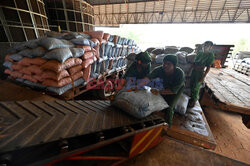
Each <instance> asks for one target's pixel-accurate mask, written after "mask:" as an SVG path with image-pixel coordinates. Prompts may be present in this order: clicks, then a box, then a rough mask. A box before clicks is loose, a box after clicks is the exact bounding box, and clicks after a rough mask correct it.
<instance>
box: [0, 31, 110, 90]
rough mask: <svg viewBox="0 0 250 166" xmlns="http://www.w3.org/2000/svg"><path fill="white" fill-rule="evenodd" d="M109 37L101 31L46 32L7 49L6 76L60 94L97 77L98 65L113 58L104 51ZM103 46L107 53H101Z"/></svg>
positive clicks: (108, 52)
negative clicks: (44, 35)
mask: <svg viewBox="0 0 250 166" xmlns="http://www.w3.org/2000/svg"><path fill="white" fill-rule="evenodd" d="M109 38H110V35H109V34H104V33H103V32H102V31H96V32H82V33H76V32H70V33H57V32H49V33H47V36H46V37H43V38H39V39H35V40H30V41H28V42H23V43H20V44H18V45H15V46H13V47H12V48H10V49H9V51H8V52H9V53H8V54H7V55H6V57H5V62H4V64H3V65H4V66H5V67H6V69H5V74H8V75H9V76H10V78H12V79H15V80H16V81H18V82H20V83H23V84H25V85H28V86H30V87H32V88H39V89H43V90H45V91H50V92H54V93H56V94H58V95H61V94H63V93H65V92H66V91H68V90H69V89H72V88H74V87H77V86H79V85H86V84H87V83H88V82H89V81H90V80H91V79H90V78H91V77H98V76H99V74H100V73H98V72H97V65H98V64H104V63H103V62H106V60H111V59H112V58H111V57H113V55H111V51H108V50H107V49H106V45H107V43H108V39H109ZM104 46H105V49H103V50H104V51H105V52H107V53H106V54H104V53H105V52H103V50H101V49H102V48H103V47H104ZM111 46H112V48H113V47H114V46H115V45H114V44H113V45H111ZM107 48H108V47H107ZM110 50H111V49H110ZM100 51H101V52H100ZM109 57H110V58H109ZM110 68H111V67H110ZM102 70H103V71H101V72H104V71H105V68H104V67H103V68H102Z"/></svg>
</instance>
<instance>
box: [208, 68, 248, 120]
mask: <svg viewBox="0 0 250 166" xmlns="http://www.w3.org/2000/svg"><path fill="white" fill-rule="evenodd" d="M205 83H206V87H205V89H206V91H207V92H208V94H209V95H210V97H211V98H212V99H213V100H214V103H215V106H217V107H218V108H220V109H222V110H226V111H232V112H238V113H242V114H248V115H250V102H249V101H250V96H249V93H250V78H249V77H248V76H244V75H242V74H240V73H238V72H235V71H234V70H231V69H214V68H212V69H211V70H210V72H209V73H208V75H207V77H206V79H205Z"/></svg>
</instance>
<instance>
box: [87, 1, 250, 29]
mask: <svg viewBox="0 0 250 166" xmlns="http://www.w3.org/2000/svg"><path fill="white" fill-rule="evenodd" d="M90 3H91V4H92V5H94V11H95V23H96V26H119V24H150V23H151V24H154V23H155V24H160V23H249V22H250V1H249V0H149V1H145V0H144V1H142V0H117V1H113V0H97V1H94V2H90Z"/></svg>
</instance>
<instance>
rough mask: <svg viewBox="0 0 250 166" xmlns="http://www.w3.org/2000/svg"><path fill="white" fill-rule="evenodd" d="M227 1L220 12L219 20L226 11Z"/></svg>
mask: <svg viewBox="0 0 250 166" xmlns="http://www.w3.org/2000/svg"><path fill="white" fill-rule="evenodd" d="M226 3H227V0H225V1H224V4H223V7H222V9H221V13H220V16H219V18H218V20H220V19H221V17H222V15H223V14H224V13H225V11H224V9H225V6H226Z"/></svg>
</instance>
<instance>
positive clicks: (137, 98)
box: [111, 87, 169, 119]
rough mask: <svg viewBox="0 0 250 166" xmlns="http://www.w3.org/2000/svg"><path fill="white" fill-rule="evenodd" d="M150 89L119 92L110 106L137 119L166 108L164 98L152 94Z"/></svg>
mask: <svg viewBox="0 0 250 166" xmlns="http://www.w3.org/2000/svg"><path fill="white" fill-rule="evenodd" d="M150 89H151V88H150V87H145V89H142V90H138V91H137V92H134V91H131V92H127V91H126V90H121V91H120V92H119V93H118V94H117V95H116V97H115V99H114V100H113V101H112V103H111V104H112V105H113V106H115V107H118V108H120V109H121V110H123V111H125V112H127V113H128V114H130V115H132V116H134V117H136V118H139V119H141V118H145V117H146V116H148V115H150V114H151V113H153V112H155V111H161V110H163V109H166V108H168V107H169V106H168V104H167V103H166V101H165V100H164V98H163V97H162V96H161V95H160V94H158V95H154V94H152V93H151V91H150Z"/></svg>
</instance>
